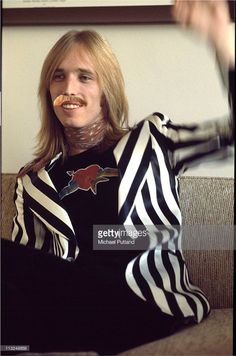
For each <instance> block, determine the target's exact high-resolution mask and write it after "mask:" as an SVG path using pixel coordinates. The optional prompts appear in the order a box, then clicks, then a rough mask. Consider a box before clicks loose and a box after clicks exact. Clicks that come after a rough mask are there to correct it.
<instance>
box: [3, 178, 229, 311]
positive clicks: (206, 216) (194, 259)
mask: <svg viewBox="0 0 236 356" xmlns="http://www.w3.org/2000/svg"><path fill="white" fill-rule="evenodd" d="M15 179H16V175H15V174H3V175H2V226H1V236H2V237H4V238H10V235H11V226H12V218H13V216H14V214H15V207H14V202H13V196H14V188H15ZM233 203H234V180H233V179H231V178H208V177H181V178H180V206H181V209H182V213H183V226H184V234H183V253H184V256H185V259H186V263H187V266H188V270H189V273H190V278H191V280H192V282H193V283H194V284H196V285H197V286H199V287H200V288H201V289H202V290H203V291H204V292H205V293H206V295H207V297H208V298H209V301H210V304H211V306H212V308H222V307H224V308H229V307H232V305H233V296H232V293H233V285H232V280H233V249H232V244H231V242H232V239H233V235H232V234H231V230H228V229H227V228H226V233H223V234H222V227H224V226H226V227H229V226H230V227H232V231H233V224H234V215H233ZM194 225H195V226H194ZM208 225H211V226H213V227H216V231H217V233H216V234H215V235H213V236H211V239H212V240H213V243H212V245H209V244H208V245H206V246H205V245H204V243H202V239H203V236H202V234H201V232H200V233H199V232H198V231H199V230H198V228H199V227H201V226H203V227H205V226H208ZM217 227H218V228H217ZM195 228H196V229H195ZM185 230H186V233H185ZM200 231H201V230H200ZM200 235H201V236H200ZM204 239H205V237H204ZM222 239H223V240H224V242H223V243H222V244H221V245H220V247H219V248H215V246H219V240H221V242H222ZM212 240H211V242H212Z"/></svg>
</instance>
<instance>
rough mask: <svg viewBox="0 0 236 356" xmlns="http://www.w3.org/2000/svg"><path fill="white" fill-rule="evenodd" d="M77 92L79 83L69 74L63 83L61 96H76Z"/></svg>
mask: <svg viewBox="0 0 236 356" xmlns="http://www.w3.org/2000/svg"><path fill="white" fill-rule="evenodd" d="M78 91H79V82H78V80H77V78H76V76H75V75H73V74H70V75H69V76H68V77H67V78H66V80H65V81H64V87H63V95H76V94H78Z"/></svg>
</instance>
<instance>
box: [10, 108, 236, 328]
mask: <svg viewBox="0 0 236 356" xmlns="http://www.w3.org/2000/svg"><path fill="white" fill-rule="evenodd" d="M228 126H229V125H228V124H227V122H226V121H225V122H224V121H223V123H222V122H220V123H219V122H218V121H214V122H211V123H208V124H203V125H198V126H196V125H195V126H190V127H185V126H177V125H173V124H172V122H171V121H170V120H169V118H168V117H167V116H165V115H163V114H161V113H155V114H153V115H151V116H149V117H147V118H146V119H144V120H143V121H142V122H140V123H139V124H138V125H137V126H136V127H135V128H134V129H133V130H132V131H130V132H129V133H128V134H127V135H126V136H124V137H123V138H122V139H121V140H120V141H119V143H118V144H117V146H116V147H115V149H114V156H115V159H116V162H117V166H118V169H119V173H120V178H121V180H120V185H119V192H118V195H119V199H118V201H119V206H118V213H119V219H120V223H121V224H124V226H132V227H134V228H135V226H137V225H143V226H144V227H146V228H147V229H148V230H150V231H149V248H148V249H147V250H146V251H144V252H142V253H140V254H139V255H137V257H135V258H134V259H133V260H132V261H130V262H129V264H128V265H127V268H126V273H125V278H126V281H127V284H128V286H129V287H130V288H131V289H132V290H133V291H134V293H136V294H137V295H138V296H139V297H140V298H142V299H144V300H146V301H148V302H150V303H153V304H154V305H155V306H156V307H157V308H158V309H159V310H160V311H161V312H164V313H167V314H169V315H174V316H176V317H179V318H182V319H184V321H185V322H187V321H189V322H190V321H191V322H200V321H201V320H202V319H203V318H204V317H205V316H206V315H207V314H208V313H209V311H210V306H209V303H208V301H207V299H206V297H205V295H204V293H203V292H202V291H201V290H200V289H199V288H197V287H196V286H194V285H193V284H192V282H191V281H190V278H189V275H188V270H187V267H186V264H185V260H184V257H183V254H182V251H181V222H182V220H181V212H180V208H179V195H178V175H179V174H180V173H181V172H182V171H183V170H185V169H186V167H187V166H189V165H190V164H192V163H193V162H198V160H199V159H201V161H202V160H203V159H205V158H209V157H210V156H212V157H217V156H218V157H221V156H222V155H226V154H227V152H228V151H227V145H229V144H230V143H231V142H232V137H231V135H230V130H229V127H228ZM58 157H59V156H58ZM58 157H56V158H55V159H54V160H53V161H52V162H51V163H52V164H53V163H54V162H55V160H56V159H58ZM52 164H51V165H49V166H48V167H46V168H44V169H41V170H40V171H39V172H38V173H32V172H30V173H28V174H27V175H25V176H24V177H23V178H19V179H18V181H17V186H16V194H15V203H16V208H17V215H16V217H15V218H14V226H13V234H12V237H13V240H15V241H16V242H18V243H23V244H25V245H29V246H34V247H36V248H40V249H43V250H44V251H47V252H52V253H54V254H55V255H57V256H60V257H62V258H65V259H68V260H74V259H75V258H76V257H77V255H78V253H79V249H78V246H77V244H76V238H75V233H74V229H73V226H72V224H71V221H70V218H69V216H68V214H67V212H66V210H65V209H64V208H63V206H62V205H61V202H60V201H59V197H58V192H57V191H56V189H55V187H54V185H53V183H52V181H51V179H50V176H49V174H48V170H49V169H51V167H52ZM150 227H151V228H150Z"/></svg>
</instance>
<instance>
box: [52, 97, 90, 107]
mask: <svg viewBox="0 0 236 356" xmlns="http://www.w3.org/2000/svg"><path fill="white" fill-rule="evenodd" d="M68 102H69V103H71V104H79V105H81V106H82V105H83V106H86V105H87V103H86V101H85V100H84V99H82V98H80V97H79V96H76V95H63V94H61V95H58V96H57V97H56V99H55V100H54V101H53V106H61V105H62V104H64V103H68Z"/></svg>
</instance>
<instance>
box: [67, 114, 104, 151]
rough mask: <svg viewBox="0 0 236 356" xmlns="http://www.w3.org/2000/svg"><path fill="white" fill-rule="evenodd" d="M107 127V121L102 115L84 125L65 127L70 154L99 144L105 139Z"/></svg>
mask: <svg viewBox="0 0 236 356" xmlns="http://www.w3.org/2000/svg"><path fill="white" fill-rule="evenodd" d="M105 128H106V122H105V120H104V119H103V118H100V117H99V118H98V119H97V120H96V121H95V122H93V123H92V124H89V125H87V126H84V127H64V134H65V138H66V142H67V144H68V147H69V155H70V156H71V155H75V154H78V153H81V152H83V151H86V150H88V149H89V148H92V147H95V146H97V145H98V144H99V143H101V142H102V140H103V139H104V136H105Z"/></svg>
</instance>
